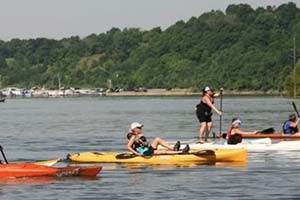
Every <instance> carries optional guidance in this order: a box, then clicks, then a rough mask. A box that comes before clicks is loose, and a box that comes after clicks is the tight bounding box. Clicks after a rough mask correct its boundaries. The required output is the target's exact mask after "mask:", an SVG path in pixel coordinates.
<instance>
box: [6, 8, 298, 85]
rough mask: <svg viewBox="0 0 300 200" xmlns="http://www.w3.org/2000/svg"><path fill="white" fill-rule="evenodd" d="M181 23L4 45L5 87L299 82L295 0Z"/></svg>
mask: <svg viewBox="0 0 300 200" xmlns="http://www.w3.org/2000/svg"><path fill="white" fill-rule="evenodd" d="M174 23H175V24H174V25H172V26H170V27H169V28H167V29H166V30H162V29H161V28H159V27H157V28H153V29H152V30H148V31H141V30H140V29H138V28H127V29H124V30H120V29H118V28H112V29H111V30H109V31H107V32H106V33H101V34H91V35H89V36H87V37H85V38H79V37H77V36H74V37H71V38H64V39H61V40H53V39H46V38H38V39H30V40H20V39H13V40H10V41H6V42H5V41H0V74H1V80H2V81H1V82H2V87H6V86H12V85H14V86H21V87H32V86H46V87H57V85H58V84H57V82H58V79H60V80H61V83H62V85H63V86H65V87H107V82H108V80H111V81H112V85H113V87H121V88H125V89H132V88H135V87H147V88H174V87H179V88H195V89H196V88H199V87H202V86H204V85H211V86H213V87H223V88H226V89H234V90H262V91H267V90H275V91H282V90H283V89H284V88H285V87H286V86H289V85H291V80H292V78H291V76H290V75H291V73H292V69H293V37H295V39H296V44H297V45H298V49H300V10H299V8H297V7H296V5H295V4H294V3H287V4H283V5H281V6H278V7H272V6H269V7H266V8H262V7H260V8H257V9H253V8H251V7H250V6H249V5H247V4H239V5H229V6H228V7H227V9H226V11H225V13H224V12H222V11H214V10H213V11H210V12H208V13H204V14H202V15H201V16H199V17H197V16H195V17H191V19H190V20H188V21H187V22H184V21H178V22H174ZM100 25H101V24H99V26H100ZM298 53H300V51H298ZM298 56H300V55H299V54H298ZM289 76H290V77H289ZM299 76H300V75H298V77H299ZM298 77H297V78H298ZM298 81H299V80H298ZM298 88H300V87H298Z"/></svg>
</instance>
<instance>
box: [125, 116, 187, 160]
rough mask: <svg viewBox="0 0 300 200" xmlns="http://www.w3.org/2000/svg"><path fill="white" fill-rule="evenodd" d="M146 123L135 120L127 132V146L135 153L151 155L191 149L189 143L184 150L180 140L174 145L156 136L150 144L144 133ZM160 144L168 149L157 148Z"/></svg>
mask: <svg viewBox="0 0 300 200" xmlns="http://www.w3.org/2000/svg"><path fill="white" fill-rule="evenodd" d="M143 126H144V125H142V124H140V123H138V122H133V123H132V124H131V126H130V131H131V132H130V133H128V134H127V139H128V144H127V148H128V150H129V151H131V152H132V153H133V154H135V155H138V156H151V155H153V154H166V153H167V154H178V153H187V152H188V151H189V150H190V147H189V145H187V146H186V147H185V148H184V149H183V150H182V151H180V150H179V149H180V142H179V141H178V142H177V143H176V144H175V145H174V147H172V146H171V145H169V144H168V143H167V142H166V141H165V140H163V139H161V138H158V137H156V138H154V140H153V141H152V143H151V144H148V142H147V139H146V137H145V136H144V135H143V130H142V128H143ZM158 145H161V146H163V147H165V148H166V149H167V150H157V147H158Z"/></svg>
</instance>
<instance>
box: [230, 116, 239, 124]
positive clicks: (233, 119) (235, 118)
mask: <svg viewBox="0 0 300 200" xmlns="http://www.w3.org/2000/svg"><path fill="white" fill-rule="evenodd" d="M238 119H239V118H237V117H234V118H232V120H231V123H232V122H234V121H235V120H238Z"/></svg>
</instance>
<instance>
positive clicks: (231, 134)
mask: <svg viewBox="0 0 300 200" xmlns="http://www.w3.org/2000/svg"><path fill="white" fill-rule="evenodd" d="M241 123H242V122H241V120H239V119H238V118H233V119H232V121H231V126H230V128H229V129H228V132H227V137H226V139H227V144H238V143H241V142H242V135H246V134H256V131H254V132H247V131H242V130H241V129H240V125H241Z"/></svg>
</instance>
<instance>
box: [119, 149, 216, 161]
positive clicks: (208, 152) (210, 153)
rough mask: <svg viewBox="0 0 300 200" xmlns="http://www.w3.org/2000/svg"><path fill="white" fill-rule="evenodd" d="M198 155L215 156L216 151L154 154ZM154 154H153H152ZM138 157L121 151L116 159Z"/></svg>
mask: <svg viewBox="0 0 300 200" xmlns="http://www.w3.org/2000/svg"><path fill="white" fill-rule="evenodd" d="M190 154H192V155H196V156H215V155H216V154H215V152H214V151H213V150H200V151H197V152H190V153H181V152H180V153H178V154H168V153H165V154H154V156H160V155H190ZM152 156H153V155H152ZM152 156H143V157H144V158H151V157H152ZM135 157H138V156H137V155H135V154H131V153H120V154H118V155H116V159H130V158H135Z"/></svg>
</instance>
